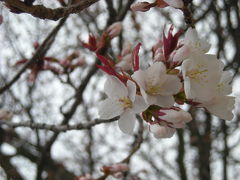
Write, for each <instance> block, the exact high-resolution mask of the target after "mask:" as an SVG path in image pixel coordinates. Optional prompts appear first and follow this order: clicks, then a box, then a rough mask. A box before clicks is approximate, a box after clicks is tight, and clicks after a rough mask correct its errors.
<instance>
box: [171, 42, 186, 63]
mask: <svg viewBox="0 0 240 180" xmlns="http://www.w3.org/2000/svg"><path fill="white" fill-rule="evenodd" d="M189 53H190V50H189V47H188V46H183V47H181V48H180V49H178V50H177V52H176V54H175V55H174V56H173V62H179V63H180V62H182V61H183V60H185V59H187V58H188V56H189Z"/></svg>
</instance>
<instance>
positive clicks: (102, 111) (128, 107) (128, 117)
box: [98, 76, 148, 134]
mask: <svg viewBox="0 0 240 180" xmlns="http://www.w3.org/2000/svg"><path fill="white" fill-rule="evenodd" d="M104 91H105V93H106V94H107V95H108V98H107V99H106V100H104V101H102V102H101V103H100V104H99V106H98V114H99V116H100V118H102V119H111V118H113V117H116V116H119V115H120V119H119V120H118V125H119V128H120V129H121V130H122V131H123V132H124V133H126V134H132V132H133V129H134V125H135V121H136V117H135V114H136V113H140V112H142V111H144V110H145V109H147V107H148V106H147V104H146V103H145V102H144V100H143V98H142V97H141V96H139V95H136V84H135V83H134V82H133V81H130V80H128V81H127V87H126V86H125V85H124V84H123V83H122V82H121V81H120V80H119V79H118V78H116V77H114V76H109V77H108V78H107V81H106V82H105V85H104Z"/></svg>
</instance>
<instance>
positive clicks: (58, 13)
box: [5, 0, 99, 21]
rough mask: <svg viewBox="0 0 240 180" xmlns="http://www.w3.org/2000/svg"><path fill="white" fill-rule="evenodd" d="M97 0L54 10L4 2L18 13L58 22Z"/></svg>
mask: <svg viewBox="0 0 240 180" xmlns="http://www.w3.org/2000/svg"><path fill="white" fill-rule="evenodd" d="M97 1H99V0H81V1H80V2H79V3H77V4H74V5H71V6H69V7H61V8H56V9H51V8H47V7H45V6H43V5H35V6H28V5H26V4H25V3H24V2H22V1H19V0H6V1H5V3H6V4H7V6H10V7H13V8H16V9H18V10H20V12H23V13H28V14H31V15H32V16H34V17H37V18H40V19H50V20H54V21H56V20H59V19H60V18H63V17H67V16H68V15H70V14H74V13H79V12H80V11H82V10H84V9H86V8H88V7H89V6H91V5H92V4H94V3H96V2H97Z"/></svg>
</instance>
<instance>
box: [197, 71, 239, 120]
mask: <svg viewBox="0 0 240 180" xmlns="http://www.w3.org/2000/svg"><path fill="white" fill-rule="evenodd" d="M232 76H233V75H232V73H230V72H228V71H223V73H222V76H221V79H220V81H219V83H218V84H217V88H216V91H215V92H214V96H213V97H212V98H211V99H209V100H208V101H200V102H201V103H202V104H201V106H203V107H205V108H206V109H207V110H208V111H210V112H211V113H212V114H214V115H216V116H218V117H219V118H222V119H225V120H231V119H233V113H232V110H233V109H234V104H235V97H233V96H229V94H231V92H232V87H231V85H230V81H231V80H232Z"/></svg>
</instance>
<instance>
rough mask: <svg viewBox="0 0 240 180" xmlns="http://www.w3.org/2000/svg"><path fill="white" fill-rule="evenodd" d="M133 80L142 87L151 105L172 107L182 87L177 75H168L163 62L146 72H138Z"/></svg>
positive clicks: (146, 99)
mask: <svg viewBox="0 0 240 180" xmlns="http://www.w3.org/2000/svg"><path fill="white" fill-rule="evenodd" d="M132 78H133V79H134V80H135V81H136V82H137V84H138V85H139V87H140V91H141V94H142V96H143V98H144V100H145V101H146V103H148V104H149V105H152V104H155V105H159V106H162V107H170V106H172V105H173V104H174V98H173V95H174V94H177V93H178V92H179V90H180V88H181V87H182V84H181V82H180V79H179V78H178V77H177V76H176V75H169V74H167V71H166V67H165V65H164V64H163V63H162V62H156V63H154V64H153V65H152V66H150V67H149V68H148V69H146V70H138V71H136V72H135V73H134V74H133V75H132Z"/></svg>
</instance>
